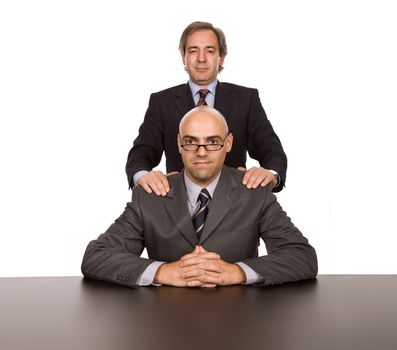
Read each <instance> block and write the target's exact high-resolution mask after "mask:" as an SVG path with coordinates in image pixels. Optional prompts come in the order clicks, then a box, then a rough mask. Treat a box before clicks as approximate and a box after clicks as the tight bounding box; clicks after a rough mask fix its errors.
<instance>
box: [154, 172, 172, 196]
mask: <svg viewBox="0 0 397 350" xmlns="http://www.w3.org/2000/svg"><path fill="white" fill-rule="evenodd" d="M149 185H150V186H151V187H152V189H153V191H155V193H156V194H157V195H158V196H160V195H161V196H165V195H166V194H167V192H168V191H169V184H168V180H167V178H166V177H165V175H164V174H163V173H161V172H156V173H153V176H152V177H151V179H150V182H149Z"/></svg>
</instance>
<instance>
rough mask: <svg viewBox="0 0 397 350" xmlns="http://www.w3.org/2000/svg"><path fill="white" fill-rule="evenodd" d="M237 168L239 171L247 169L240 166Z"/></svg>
mask: <svg viewBox="0 0 397 350" xmlns="http://www.w3.org/2000/svg"><path fill="white" fill-rule="evenodd" d="M237 169H238V170H240V171H247V169H246V168H244V167H242V166H239V167H238V168H237Z"/></svg>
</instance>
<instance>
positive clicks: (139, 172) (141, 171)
mask: <svg viewBox="0 0 397 350" xmlns="http://www.w3.org/2000/svg"><path fill="white" fill-rule="evenodd" d="M147 173H148V171H147V170H140V171H138V172H136V173H135V175H134V176H133V177H132V181H134V185H135V186H136V185H137V183H138V180H139V178H140V177H142V176H143V175H145V174H147Z"/></svg>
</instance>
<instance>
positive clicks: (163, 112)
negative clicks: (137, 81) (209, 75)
mask: <svg viewBox="0 0 397 350" xmlns="http://www.w3.org/2000/svg"><path fill="white" fill-rule="evenodd" d="M214 107H215V108H216V109H217V110H219V111H220V112H221V113H222V114H223V115H224V117H225V118H226V121H227V123H228V125H229V130H230V132H232V133H233V135H234V141H233V149H232V151H231V152H230V153H228V155H227V157H226V160H225V164H226V165H228V166H230V167H233V168H237V167H239V166H243V167H245V163H246V160H247V156H246V154H247V151H248V153H249V155H250V157H251V158H253V159H256V160H257V161H258V162H259V163H260V165H261V166H262V167H264V168H266V169H272V170H275V171H277V173H278V174H279V175H280V180H281V182H280V184H279V186H277V188H275V189H273V191H274V192H278V191H281V189H282V188H283V186H284V184H285V177H286V172H287V156H286V155H285V153H284V150H283V148H282V146H281V142H280V140H279V138H278V137H277V135H276V134H275V132H274V131H273V127H272V125H271V124H270V122H269V120H268V119H267V117H266V113H265V111H264V109H263V107H262V105H261V102H260V99H259V95H258V91H257V90H256V89H250V88H246V87H243V86H239V85H234V84H229V83H221V82H218V85H217V87H216V95H215V105H214ZM192 108H194V100H193V96H192V92H191V90H190V87H189V85H188V84H183V85H178V86H175V87H172V88H169V89H167V90H163V91H160V92H157V93H154V94H152V95H151V96H150V101H149V107H148V109H147V111H146V115H145V119H144V122H143V123H142V125H141V127H140V128H139V135H138V137H137V138H136V139H135V141H134V146H133V147H132V149H131V150H130V152H129V154H128V160H127V165H126V172H127V177H128V181H129V184H130V186H131V187H132V186H133V179H132V178H133V175H134V174H135V173H136V172H138V171H140V170H148V171H150V170H152V169H153V168H154V167H156V166H157V165H158V164H159V162H160V160H161V157H162V154H163V151H164V152H165V156H166V167H167V172H171V171H181V170H182V168H183V163H182V159H181V156H180V154H179V152H178V147H177V142H176V137H177V134H178V127H179V122H180V120H181V119H182V117H183V116H184V115H185V114H186V113H187V112H188V111H190V110H191V109H192Z"/></svg>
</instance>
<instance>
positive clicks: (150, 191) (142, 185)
mask: <svg viewBox="0 0 397 350" xmlns="http://www.w3.org/2000/svg"><path fill="white" fill-rule="evenodd" d="M138 185H139V186H141V187H142V188H143V189H144V190H145V191H146V192H147V193H152V192H153V191H152V189H151V188H150V186H149V185H148V183H147V182H146V181H143V180H142V181H138Z"/></svg>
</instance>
